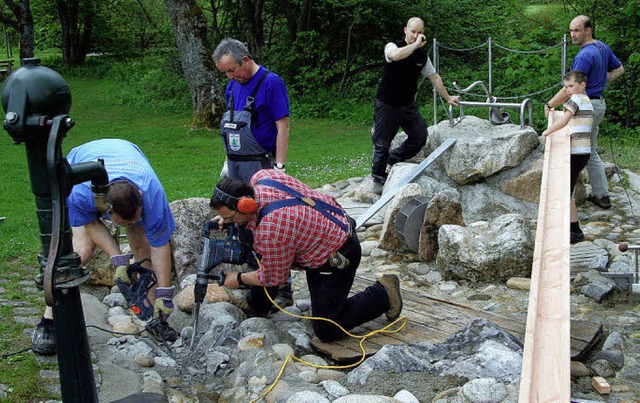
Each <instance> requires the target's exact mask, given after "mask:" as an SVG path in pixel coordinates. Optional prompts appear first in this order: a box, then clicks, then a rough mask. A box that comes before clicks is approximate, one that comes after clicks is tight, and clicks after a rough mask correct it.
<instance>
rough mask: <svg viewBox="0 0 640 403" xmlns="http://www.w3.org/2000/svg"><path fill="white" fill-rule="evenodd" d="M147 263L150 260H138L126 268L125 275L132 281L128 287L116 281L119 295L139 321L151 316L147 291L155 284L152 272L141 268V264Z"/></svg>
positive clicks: (155, 279)
mask: <svg viewBox="0 0 640 403" xmlns="http://www.w3.org/2000/svg"><path fill="white" fill-rule="evenodd" d="M147 261H150V260H149V259H143V260H140V261H138V262H135V263H133V264H132V265H130V266H129V267H128V268H127V275H128V276H129V278H130V279H132V281H133V282H132V284H131V285H130V286H129V285H127V284H126V283H125V282H124V281H122V280H120V279H117V280H116V285H117V286H118V288H119V289H120V293H121V294H122V296H123V297H124V299H125V300H126V301H127V303H128V304H129V308H131V311H132V312H133V313H135V314H136V316H137V317H138V319H140V320H148V319H149V318H151V316H152V315H153V304H152V303H151V300H150V299H149V290H151V289H152V288H153V286H154V285H156V283H157V278H156V274H155V273H154V272H153V270H151V269H147V268H146V267H142V263H144V262H147Z"/></svg>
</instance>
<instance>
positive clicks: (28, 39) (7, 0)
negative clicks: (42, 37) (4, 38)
mask: <svg viewBox="0 0 640 403" xmlns="http://www.w3.org/2000/svg"><path fill="white" fill-rule="evenodd" d="M4 4H5V5H6V6H7V8H9V10H11V14H13V16H14V17H15V20H13V19H8V18H7V17H5V16H4V15H3V16H2V18H1V20H2V23H3V24H5V25H7V26H10V27H11V28H13V29H14V30H15V31H16V32H17V33H18V35H19V36H20V39H19V40H20V58H21V59H23V58H28V57H33V53H34V51H35V42H34V36H33V15H32V14H31V5H30V0H20V1H19V2H18V4H16V3H15V2H14V1H13V0H4ZM7 46H10V45H9V44H7Z"/></svg>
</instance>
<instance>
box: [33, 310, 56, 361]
mask: <svg viewBox="0 0 640 403" xmlns="http://www.w3.org/2000/svg"><path fill="white" fill-rule="evenodd" d="M31 341H32V346H31V349H32V350H33V352H34V353H36V354H40V355H53V354H55V353H56V351H57V348H56V331H55V328H54V325H53V319H45V318H42V319H40V323H38V325H37V326H36V328H35V329H34V330H33V335H32V336H31Z"/></svg>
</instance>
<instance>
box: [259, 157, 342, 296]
mask: <svg viewBox="0 0 640 403" xmlns="http://www.w3.org/2000/svg"><path fill="white" fill-rule="evenodd" d="M262 179H273V180H275V181H277V182H280V183H283V184H285V185H287V186H289V187H290V188H292V189H294V190H296V191H298V192H300V193H302V194H303V195H305V196H308V197H312V198H316V199H320V200H322V201H324V202H326V203H329V204H331V205H334V206H337V207H340V206H339V204H338V203H337V202H336V201H335V199H334V198H333V197H331V196H328V195H325V194H323V193H320V192H316V191H315V190H312V189H311V188H310V187H309V186H307V185H305V184H304V183H302V182H300V181H299V180H297V179H295V178H293V177H291V176H289V175H287V174H285V173H282V172H278V171H276V170H273V169H265V170H261V171H258V172H256V174H255V175H253V177H252V178H251V181H250V185H251V186H252V187H253V189H254V191H255V200H256V203H257V205H258V211H257V212H256V213H255V214H254V215H253V216H252V218H251V221H250V222H249V223H248V225H247V228H248V229H250V230H252V231H253V236H254V244H253V247H254V249H255V251H256V252H258V253H259V254H260V255H262V260H261V262H260V263H261V264H260V268H259V269H258V271H257V275H258V280H259V281H260V284H262V285H263V286H267V287H271V286H276V285H280V284H284V283H285V282H286V281H287V277H288V276H289V271H290V270H291V269H294V270H304V269H306V268H318V267H320V266H322V265H323V264H324V263H325V262H326V261H327V259H328V258H329V255H330V254H331V253H332V252H335V251H336V250H338V249H340V247H342V245H343V244H344V243H345V241H346V240H347V236H348V234H347V233H346V232H345V231H344V230H342V229H341V228H340V227H339V226H338V225H336V224H335V223H333V222H331V220H329V219H328V218H326V217H325V216H323V215H322V213H320V212H319V211H317V210H315V209H314V208H312V207H310V206H307V205H300V206H290V207H283V208H280V209H277V210H274V211H272V212H271V213H269V214H267V215H266V216H264V217H263V218H262V220H261V221H260V224H259V225H257V226H256V224H257V217H258V215H259V213H260V209H262V208H263V207H264V206H266V205H267V204H269V203H271V202H274V201H276V200H282V199H289V198H292V196H290V195H289V194H287V193H285V192H283V191H280V190H278V189H275V188H273V187H271V186H264V185H258V184H257V183H258V181H260V180H262ZM336 217H338V218H339V219H340V221H342V222H344V223H345V224H347V225H348V221H347V217H346V215H345V216H342V217H340V216H336Z"/></svg>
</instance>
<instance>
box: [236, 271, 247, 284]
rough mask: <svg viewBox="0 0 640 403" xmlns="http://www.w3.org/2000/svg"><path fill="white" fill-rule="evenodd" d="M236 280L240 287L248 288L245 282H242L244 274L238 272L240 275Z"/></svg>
mask: <svg viewBox="0 0 640 403" xmlns="http://www.w3.org/2000/svg"><path fill="white" fill-rule="evenodd" d="M236 280H237V281H238V286H239V287H242V286H246V284H245V283H244V281H242V272H241V271H240V272H238V275H237V276H236Z"/></svg>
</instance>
